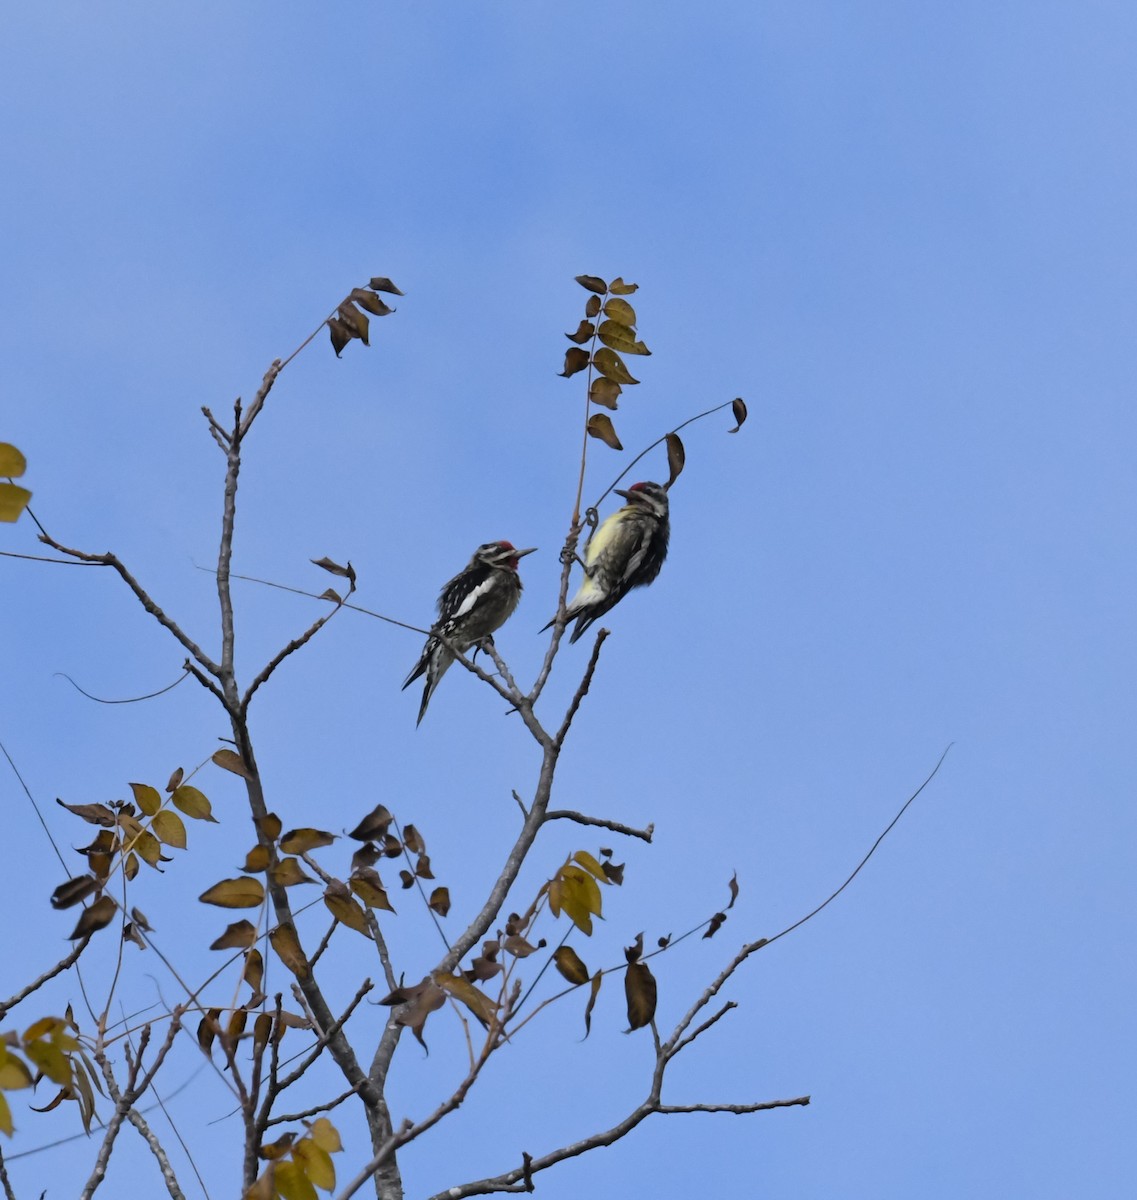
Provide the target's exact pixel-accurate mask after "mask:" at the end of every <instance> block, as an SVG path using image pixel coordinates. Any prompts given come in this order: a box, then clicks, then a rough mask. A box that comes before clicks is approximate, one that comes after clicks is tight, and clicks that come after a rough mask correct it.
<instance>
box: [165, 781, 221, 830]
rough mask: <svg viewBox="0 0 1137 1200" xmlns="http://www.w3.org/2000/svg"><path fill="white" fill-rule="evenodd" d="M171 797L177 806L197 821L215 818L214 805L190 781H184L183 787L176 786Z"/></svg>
mask: <svg viewBox="0 0 1137 1200" xmlns="http://www.w3.org/2000/svg"><path fill="white" fill-rule="evenodd" d="M170 799H171V800H172V801H173V802H174V807H175V808H180V809H181V810H182V812H184V813H185V814H186V816H187V817H193V819H194V820H195V821H212V820H213V819H214V818H213V806H212V805H211V804H210V803H209V801H208V800H207V799H206V798H205V797H204V796H203V795H202V794H201V792H199V791H198V790H197V788H195V787H191V786H190V785H189V784H188V783H183V784H182V786H181V787H178V788H175V789H174V794H173V795H172V796H171V797H170Z"/></svg>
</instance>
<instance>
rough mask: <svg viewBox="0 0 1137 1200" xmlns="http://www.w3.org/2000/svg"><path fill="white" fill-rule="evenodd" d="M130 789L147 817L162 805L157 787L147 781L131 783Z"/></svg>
mask: <svg viewBox="0 0 1137 1200" xmlns="http://www.w3.org/2000/svg"><path fill="white" fill-rule="evenodd" d="M130 790H131V791H132V792H133V793H134V801H135V803H136V804H137V805H138V807H139V808H140V809H141V810H142V811H143V812H144V813H145V814H146V816H148V817H152V816H153V815H154V814H155V813H156V812H157V811H158V810H159V809H160V808H161V807H162V797H161V796H159V795H158V789H157V788H152V787H151V786H150V785H149V784H148V783H132V784H131V785H130Z"/></svg>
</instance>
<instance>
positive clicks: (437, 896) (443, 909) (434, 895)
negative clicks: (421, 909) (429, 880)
mask: <svg viewBox="0 0 1137 1200" xmlns="http://www.w3.org/2000/svg"><path fill="white" fill-rule="evenodd" d="M427 908H430V909H433V911H434V912H436V913H438V915H439V916H440V917H444V916H446V914H447V913H448V912H449V911H450V889H449V888H444V887H436V888H435V889H434V891H433V892H431V893H430V899H429V900H428V901H427Z"/></svg>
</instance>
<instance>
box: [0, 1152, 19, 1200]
mask: <svg viewBox="0 0 1137 1200" xmlns="http://www.w3.org/2000/svg"><path fill="white" fill-rule="evenodd" d="M0 1184H3V1185H4V1200H16V1193H15V1192H14V1191H12V1181H11V1180H10V1179H9V1178H8V1167H7V1165H6V1163H5V1162H4V1148H3V1146H0Z"/></svg>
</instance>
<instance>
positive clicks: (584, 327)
mask: <svg viewBox="0 0 1137 1200" xmlns="http://www.w3.org/2000/svg"><path fill="white" fill-rule="evenodd" d="M595 332H596V326H595V325H593V323H592V322H591V321H581V323H580V324H579V325H578V326H577V327H576V333H566V334H565V337H567V338H568V340H569V341H570V342H576V344H577V345H578V346H583V345H584V343H585V342H587V341H588V340H589V339H590V338H591V337H592V335H593V334H594V333H595Z"/></svg>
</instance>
